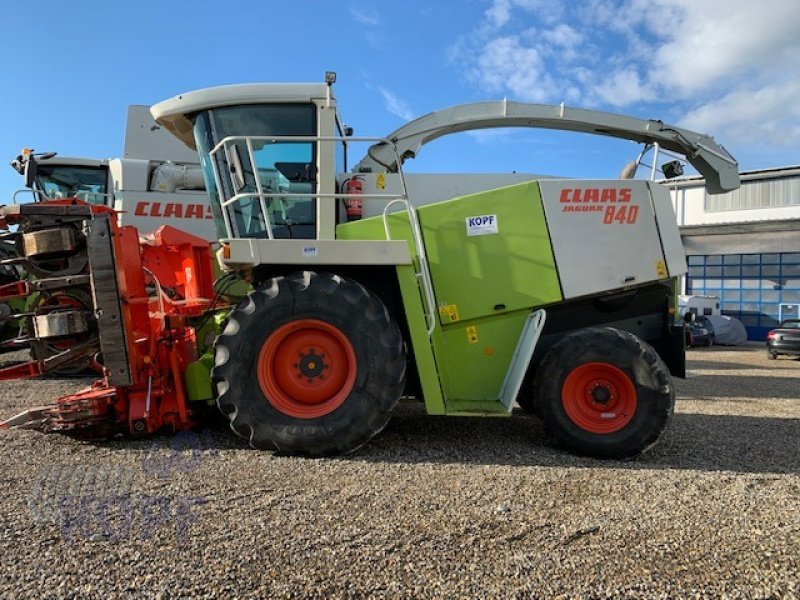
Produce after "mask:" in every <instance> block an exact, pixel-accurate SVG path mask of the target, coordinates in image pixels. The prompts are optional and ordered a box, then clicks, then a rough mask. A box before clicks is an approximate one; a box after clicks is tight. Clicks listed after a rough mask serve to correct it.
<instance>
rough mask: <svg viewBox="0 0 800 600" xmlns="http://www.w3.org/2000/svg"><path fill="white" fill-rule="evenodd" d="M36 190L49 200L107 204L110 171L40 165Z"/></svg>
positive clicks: (37, 172) (102, 168) (96, 168)
mask: <svg viewBox="0 0 800 600" xmlns="http://www.w3.org/2000/svg"><path fill="white" fill-rule="evenodd" d="M37 167H38V168H37V171H36V184H35V185H36V188H37V189H39V190H41V191H43V192H44V193H45V194H47V196H48V197H49V198H79V199H81V200H84V201H86V202H90V203H91V204H105V203H106V198H107V196H106V195H105V194H106V193H107V191H108V171H107V169H106V168H105V167H76V166H68V165H60V166H57V165H47V164H42V163H39V164H38V165H37Z"/></svg>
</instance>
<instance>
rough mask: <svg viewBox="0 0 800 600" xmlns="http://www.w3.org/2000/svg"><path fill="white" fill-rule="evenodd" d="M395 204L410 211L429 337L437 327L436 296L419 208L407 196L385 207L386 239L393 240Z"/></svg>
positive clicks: (409, 215)
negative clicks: (391, 224)
mask: <svg viewBox="0 0 800 600" xmlns="http://www.w3.org/2000/svg"><path fill="white" fill-rule="evenodd" d="M394 204H404V205H405V208H406V212H407V213H408V221H409V224H410V225H411V237H412V241H413V243H414V250H415V251H416V253H417V262H418V263H419V272H418V273H417V279H419V282H420V287H422V294H423V298H424V300H425V321H426V322H427V323H426V324H427V326H428V330H427V331H428V337H431V336H432V335H433V330H434V329H436V297H435V296H434V293H433V279H432V278H431V272H430V268H429V267H428V255H427V254H426V252H425V244H424V242H423V241H422V228H421V227H420V225H419V218H418V216H417V209H416V208H414V207H413V206H412V205H411V203H410V202H409V201H408V199H407V198H396V199H394V200H392V201H391V202H389V203H388V204H387V205H386V206H384V207H383V229H384V231H385V232H386V239H387V240H391V239H392V234H391V232H390V231H389V207H390V206H392V205H394Z"/></svg>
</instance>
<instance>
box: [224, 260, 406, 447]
mask: <svg viewBox="0 0 800 600" xmlns="http://www.w3.org/2000/svg"><path fill="white" fill-rule="evenodd" d="M214 355H215V358H214V362H215V366H214V368H213V370H212V372H211V377H212V381H213V382H214V384H215V387H216V393H217V406H218V407H219V408H220V410H221V411H222V412H223V413H225V414H226V415H228V418H229V419H230V422H231V428H232V429H233V430H234V431H235V432H236V433H237V434H239V435H240V436H242V437H244V438H246V439H248V440H249V442H250V445H251V446H253V447H254V448H259V449H273V450H278V451H279V452H283V453H291V454H306V455H316V456H318V455H326V454H334V453H346V452H352V451H353V450H355V449H356V448H358V447H359V446H361V445H362V444H364V443H365V442H367V441H368V440H369V439H370V438H372V437H373V436H374V435H376V434H377V433H378V432H380V431H381V430H382V429H383V428H384V427H385V426H386V423H387V422H388V421H389V416H390V414H391V411H392V409H393V408H394V407H395V405H396V404H397V401H398V400H399V398H400V394H401V393H402V391H403V387H404V384H405V369H406V353H405V344H404V343H403V338H402V335H401V334H400V330H399V328H398V327H397V325H396V324H395V322H394V321H393V320H392V319H391V317H390V316H389V313H388V312H387V310H386V307H385V306H384V305H383V303H382V302H381V301H380V300H379V299H378V297H377V296H375V295H374V294H372V293H371V292H369V291H368V290H366V289H365V288H364V287H362V286H361V285H360V284H358V283H356V282H355V281H352V280H350V279H346V278H344V277H339V276H337V275H331V274H328V273H319V274H317V273H313V272H310V271H305V272H302V273H294V274H292V275H290V276H288V277H277V278H274V279H271V280H269V281H267V282H266V283H264V284H262V285H261V286H260V287H258V288H257V289H256V290H254V291H252V292H250V293H249V294H248V295H247V296H246V297H245V299H244V300H242V302H240V303H239V305H238V306H237V307H236V308H235V309H234V310H233V311H232V312H231V313H230V315H229V316H228V318H227V321H226V324H225V327H224V329H223V331H222V333H221V334H220V335H219V337H217V340H216V342H215V343H214Z"/></svg>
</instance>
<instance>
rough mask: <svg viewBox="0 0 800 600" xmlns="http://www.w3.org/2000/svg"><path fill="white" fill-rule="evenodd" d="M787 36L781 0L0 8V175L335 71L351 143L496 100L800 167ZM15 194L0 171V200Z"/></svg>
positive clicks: (601, 156)
mask: <svg viewBox="0 0 800 600" xmlns="http://www.w3.org/2000/svg"><path fill="white" fill-rule="evenodd" d="M798 34H800V11H797V10H796V7H795V6H794V3H792V2H787V1H785V0H761V1H760V2H758V3H752V2H745V1H743V0H647V1H644V0H586V1H585V2H580V3H576V2H566V1H562V0H461V1H456V0H442V1H431V0H429V1H416V0H406V1H405V2H392V3H389V2H386V3H378V2H374V1H373V2H368V1H357V0H353V1H343V2H333V1H327V2H323V1H321V0H320V1H316V2H314V1H308V0H295V1H294V2H292V3H287V2H277V1H272V2H269V1H263V2H256V1H250V2H246V1H243V0H227V1H226V2H209V1H206V0H195V1H192V2H188V1H184V0H175V1H172V2H155V1H151V0H137V1H136V2H101V1H99V0H85V1H78V0H75V1H72V2H63V1H59V2H56V1H53V0H41V1H39V2H35V3H23V2H17V1H11V0H0V53H1V54H2V56H3V57H4V60H3V62H2V64H0V82H2V88H1V89H2V91H3V93H2V95H0V152H2V153H4V154H2V155H0V162H5V163H7V162H9V161H10V160H11V159H13V158H14V156H16V154H17V152H18V151H19V149H20V148H22V147H23V146H28V147H33V148H35V149H36V150H37V151H44V150H55V151H58V152H59V153H61V154H64V155H73V156H91V157H100V158H112V157H115V156H120V155H121V154H122V149H123V135H124V120H125V114H126V107H127V105H128V104H152V103H155V102H158V101H159V100H162V99H165V98H167V97H170V96H173V95H175V94H178V93H181V92H185V91H189V90H192V89H198V88H202V87H208V86H213V85H221V84H230V83H244V82H259V81H261V82H280V81H290V82H291V81H320V80H321V79H322V75H323V73H324V72H325V71H326V70H335V71H336V72H337V73H338V76H339V80H338V83H337V84H336V95H337V98H338V100H339V105H340V109H341V112H342V114H343V116H344V118H345V120H346V121H347V122H348V123H349V124H350V125H352V126H354V127H355V129H356V133H357V134H361V135H384V134H387V133H389V132H390V131H392V130H393V129H395V128H396V127H398V126H399V125H401V124H403V123H404V122H405V121H407V120H409V119H410V118H413V117H416V116H421V115H423V114H425V113H427V112H430V111H433V110H437V109H439V108H443V107H447V106H451V105H454V104H461V103H466V102H475V101H480V100H499V99H502V98H503V97H507V98H508V99H509V100H521V101H530V102H542V103H550V104H559V103H561V102H565V103H566V104H567V105H568V106H577V107H586V108H594V109H598V110H607V111H611V112H621V113H625V114H631V115H634V116H639V117H644V118H659V119H663V120H665V121H667V122H671V123H674V124H679V125H683V126H686V127H689V128H692V129H696V130H698V131H703V132H704V133H710V134H712V135H714V137H715V138H716V139H717V141H719V142H721V143H723V144H724V145H725V146H726V147H727V148H728V149H729V150H730V151H731V153H732V154H733V155H734V156H735V157H736V158H737V159H738V160H739V163H740V166H741V168H742V169H755V168H763V167H773V166H783V165H789V164H798V163H800V151H799V150H800V102H798V98H800V78H798V77H797V73H800V35H798ZM637 151H638V147H637V146H635V145H633V144H630V143H628V142H621V141H617V140H602V139H599V138H594V137H588V136H581V135H578V134H566V133H552V132H544V131H541V130H514V131H506V130H496V131H492V132H483V133H475V134H458V135H456V136H450V137H445V138H442V139H440V140H438V141H437V142H434V143H433V144H431V145H430V146H427V147H425V149H424V151H423V152H422V153H421V155H420V157H419V158H418V159H417V160H416V161H411V162H409V163H408V167H409V169H410V170H417V171H442V172H444V171H447V172H509V171H518V172H534V173H551V174H561V175H568V176H583V177H615V176H616V175H617V173H618V172H619V170H620V169H621V167H622V166H623V165H624V163H625V162H626V161H628V160H630V159H632V158H634V157H635V155H636V153H637ZM412 163H413V164H412ZM20 186H21V178H20V177H19V176H18V175H17V174H16V173H15V172H14V171H12V169H11V168H10V167H7V166H3V167H0V192H2V193H3V195H4V197H5V198H6V200H3V201H0V202H2V203H5V202H8V201H10V195H11V193H12V192H13V190H16V189H18V188H19V187H20Z"/></svg>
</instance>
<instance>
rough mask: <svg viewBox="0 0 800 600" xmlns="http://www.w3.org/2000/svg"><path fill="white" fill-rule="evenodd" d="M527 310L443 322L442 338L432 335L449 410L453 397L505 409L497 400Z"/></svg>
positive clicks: (449, 410) (451, 408)
mask: <svg viewBox="0 0 800 600" xmlns="http://www.w3.org/2000/svg"><path fill="white" fill-rule="evenodd" d="M529 313H530V311H527V310H521V311H516V312H513V313H507V314H502V315H497V316H491V317H484V318H482V319H473V320H470V321H461V322H458V323H453V324H450V325H445V326H444V327H443V329H442V335H441V337H436V338H434V348H435V349H436V358H437V364H439V365H440V366H441V371H442V378H441V379H442V387H443V388H444V391H445V397H446V398H447V412H448V413H450V412H451V410H457V407H456V404H455V401H456V400H464V401H470V402H490V403H492V404H494V405H496V406H497V408H498V410H502V411H505V410H506V409H505V408H504V407H502V406H501V405H500V403H499V402H498V399H499V398H500V390H501V388H502V386H503V380H504V378H505V376H506V372H507V371H508V367H509V365H510V364H511V359H512V357H513V355H514V349H515V348H516V347H517V342H518V341H519V337H520V334H521V333H522V328H523V326H524V325H525V319H527V317H528V314H529Z"/></svg>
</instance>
